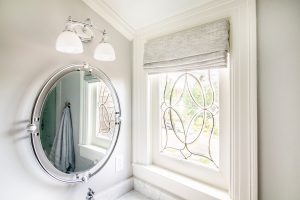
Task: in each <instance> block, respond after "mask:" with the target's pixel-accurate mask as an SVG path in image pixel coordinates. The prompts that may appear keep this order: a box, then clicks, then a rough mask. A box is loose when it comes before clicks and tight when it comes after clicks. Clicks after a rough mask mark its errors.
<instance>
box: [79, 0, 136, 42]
mask: <svg viewBox="0 0 300 200" xmlns="http://www.w3.org/2000/svg"><path fill="white" fill-rule="evenodd" d="M82 1H83V2H84V3H85V4H86V5H87V6H89V7H90V8H91V9H92V10H94V11H95V12H96V13H97V14H98V15H100V16H101V17H103V19H104V20H106V21H107V22H108V23H110V24H111V25H112V26H113V27H114V28H115V29H116V30H117V31H119V32H120V33H121V34H122V35H124V36H125V37H126V38H127V39H128V40H133V38H134V34H135V30H134V28H132V27H131V26H130V25H129V24H128V23H126V22H125V20H124V19H123V18H121V17H120V16H119V15H118V14H117V13H116V12H115V11H114V10H113V9H112V8H111V7H110V6H108V5H107V4H106V3H104V2H103V1H101V0H97V1H96V0H82Z"/></svg>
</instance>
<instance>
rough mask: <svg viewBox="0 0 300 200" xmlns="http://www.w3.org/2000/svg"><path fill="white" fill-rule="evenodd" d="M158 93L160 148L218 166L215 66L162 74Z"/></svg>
mask: <svg viewBox="0 0 300 200" xmlns="http://www.w3.org/2000/svg"><path fill="white" fill-rule="evenodd" d="M160 97H161V100H160V110H161V125H162V126H161V134H160V135H161V136H160V143H161V144H160V147H161V149H160V150H161V152H162V153H164V154H167V155H170V156H173V157H176V158H178V159H185V160H188V161H191V162H194V163H198V164H203V165H206V166H209V167H214V168H218V166H219V76H218V70H198V71H192V72H184V73H182V72H180V73H179V72H177V73H167V74H163V75H162V78H161V79H160Z"/></svg>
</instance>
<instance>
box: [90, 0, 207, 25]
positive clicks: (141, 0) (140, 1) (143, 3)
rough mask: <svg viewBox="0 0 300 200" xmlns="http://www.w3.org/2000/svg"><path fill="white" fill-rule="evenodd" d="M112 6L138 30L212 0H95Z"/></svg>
mask: <svg viewBox="0 0 300 200" xmlns="http://www.w3.org/2000/svg"><path fill="white" fill-rule="evenodd" d="M94 1H98V3H100V2H101V3H104V4H106V5H107V6H108V7H110V8H111V9H112V10H113V11H114V12H115V13H116V14H117V15H118V16H119V17H120V18H122V19H123V20H124V21H125V22H126V23H127V24H128V25H129V26H131V27H132V28H133V29H135V30H137V29H140V28H143V27H146V26H148V25H151V24H154V23H156V22H159V21H161V20H163V19H166V18H168V17H172V16H174V15H177V14H180V13H182V12H184V11H187V10H190V9H193V8H196V7H199V6H201V5H203V4H206V3H208V2H211V1H212V0H94Z"/></svg>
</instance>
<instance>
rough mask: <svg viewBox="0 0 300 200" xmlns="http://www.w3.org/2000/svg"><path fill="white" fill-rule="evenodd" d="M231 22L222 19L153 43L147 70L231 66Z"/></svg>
mask: <svg viewBox="0 0 300 200" xmlns="http://www.w3.org/2000/svg"><path fill="white" fill-rule="evenodd" d="M228 51H229V21H228V19H221V20H218V21H215V22H212V23H208V24H204V25H201V26H197V27H194V28H191V29H188V30H184V31H180V32H177V33H173V34H169V35H166V36H162V37H159V38H155V39H152V40H149V41H148V42H147V43H146V44H145V51H144V69H146V70H147V71H149V72H150V73H160V72H166V71H179V70H180V71H182V70H192V69H203V68H211V67H214V68H218V67H226V66H227V52H228Z"/></svg>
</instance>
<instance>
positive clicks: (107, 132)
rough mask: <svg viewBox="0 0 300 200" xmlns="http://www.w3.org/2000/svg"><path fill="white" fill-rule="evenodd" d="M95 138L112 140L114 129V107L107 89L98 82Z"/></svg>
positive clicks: (103, 84)
mask: <svg viewBox="0 0 300 200" xmlns="http://www.w3.org/2000/svg"><path fill="white" fill-rule="evenodd" d="M96 115H97V118H96V120H97V123H96V130H97V131H96V137H105V138H109V139H111V138H112V136H113V135H112V134H113V132H114V127H115V107H114V102H113V99H112V96H111V94H110V91H109V89H108V88H107V86H106V85H105V83H103V82H102V81H100V82H99V83H98V84H97V112H96Z"/></svg>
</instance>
